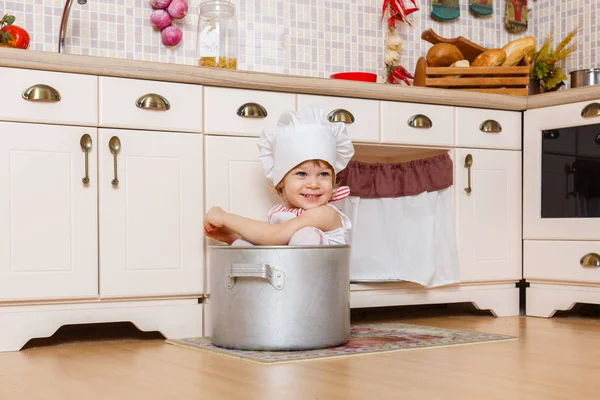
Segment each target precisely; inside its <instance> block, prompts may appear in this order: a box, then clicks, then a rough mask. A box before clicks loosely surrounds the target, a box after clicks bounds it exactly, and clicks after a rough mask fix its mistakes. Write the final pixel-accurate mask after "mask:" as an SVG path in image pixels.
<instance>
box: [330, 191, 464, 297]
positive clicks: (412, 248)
mask: <svg viewBox="0 0 600 400" xmlns="http://www.w3.org/2000/svg"><path fill="white" fill-rule="evenodd" d="M450 194H451V192H450V188H448V189H443V190H438V191H432V192H424V193H421V194H418V195H415V196H403V197H396V198H379V199H364V198H360V197H355V196H350V197H348V198H346V199H345V200H343V201H341V202H339V203H338V207H339V208H341V209H342V211H343V212H344V213H345V214H346V215H347V216H348V217H350V219H351V220H352V229H351V230H350V231H349V240H350V243H351V245H352V250H351V259H350V280H351V281H353V282H359V281H362V282H381V281H410V282H415V283H418V284H421V285H423V286H426V287H436V286H442V285H448V284H452V283H457V282H459V264H458V254H457V249H456V233H455V228H454V212H453V209H452V198H451V195H450Z"/></svg>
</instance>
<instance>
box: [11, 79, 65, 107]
mask: <svg viewBox="0 0 600 400" xmlns="http://www.w3.org/2000/svg"><path fill="white" fill-rule="evenodd" d="M21 97H23V99H25V100H27V101H39V102H47V103H56V102H59V101H60V99H61V97H60V93H58V90H56V89H54V88H53V87H52V86H48V85H41V84H40V85H33V86H30V87H28V88H27V89H25V90H24V91H23V93H22V94H21Z"/></svg>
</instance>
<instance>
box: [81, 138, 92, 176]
mask: <svg viewBox="0 0 600 400" xmlns="http://www.w3.org/2000/svg"><path fill="white" fill-rule="evenodd" d="M79 145H80V146H81V150H82V151H83V152H84V153H85V176H84V177H83V178H81V182H83V184H84V185H87V184H89V183H90V176H89V161H88V153H89V152H90V150H92V137H91V136H90V135H88V134H87V133H86V134H85V135H83V136H82V137H81V139H80V140H79Z"/></svg>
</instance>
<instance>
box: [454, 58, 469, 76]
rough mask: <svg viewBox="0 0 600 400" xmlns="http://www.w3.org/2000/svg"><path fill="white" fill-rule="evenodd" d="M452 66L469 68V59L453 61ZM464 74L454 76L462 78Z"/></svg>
mask: <svg viewBox="0 0 600 400" xmlns="http://www.w3.org/2000/svg"><path fill="white" fill-rule="evenodd" d="M451 67H458V68H469V60H460V61H457V62H455V63H452V65H451ZM461 76H462V75H452V77H453V78H460V77H461Z"/></svg>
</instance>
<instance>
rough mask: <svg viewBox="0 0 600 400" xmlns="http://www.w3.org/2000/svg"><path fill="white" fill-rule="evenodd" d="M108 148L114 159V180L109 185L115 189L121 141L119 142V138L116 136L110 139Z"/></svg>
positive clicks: (117, 183) (117, 184)
mask: <svg viewBox="0 0 600 400" xmlns="http://www.w3.org/2000/svg"><path fill="white" fill-rule="evenodd" d="M108 148H109V149H110V152H111V153H112V154H113V157H114V170H115V175H114V178H113V180H112V181H111V182H110V183H111V185H113V187H117V186H119V178H118V177H117V155H118V154H119V152H120V151H121V141H120V140H119V138H118V137H116V136H113V137H111V138H110V140H109V141H108Z"/></svg>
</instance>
